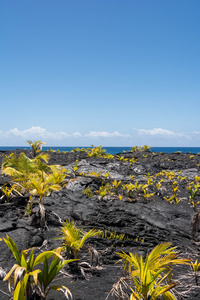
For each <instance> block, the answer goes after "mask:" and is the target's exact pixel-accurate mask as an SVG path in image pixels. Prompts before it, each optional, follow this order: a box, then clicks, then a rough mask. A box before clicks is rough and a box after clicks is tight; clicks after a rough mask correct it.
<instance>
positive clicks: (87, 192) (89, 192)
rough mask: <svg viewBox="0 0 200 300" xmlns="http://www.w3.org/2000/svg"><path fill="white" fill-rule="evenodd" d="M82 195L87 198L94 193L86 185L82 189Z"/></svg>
mask: <svg viewBox="0 0 200 300" xmlns="http://www.w3.org/2000/svg"><path fill="white" fill-rule="evenodd" d="M83 195H87V196H88V197H89V198H92V197H93V196H94V193H93V192H92V190H91V188H90V187H89V186H88V187H86V188H85V189H84V190H83Z"/></svg>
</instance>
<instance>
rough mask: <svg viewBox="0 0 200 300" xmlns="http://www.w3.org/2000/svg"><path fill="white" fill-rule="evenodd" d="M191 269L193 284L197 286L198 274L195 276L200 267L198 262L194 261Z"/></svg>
mask: <svg viewBox="0 0 200 300" xmlns="http://www.w3.org/2000/svg"><path fill="white" fill-rule="evenodd" d="M191 267H192V269H193V271H194V279H195V283H196V285H197V286H198V274H197V272H199V267H200V263H199V262H198V260H196V261H195V262H194V263H193V262H191Z"/></svg>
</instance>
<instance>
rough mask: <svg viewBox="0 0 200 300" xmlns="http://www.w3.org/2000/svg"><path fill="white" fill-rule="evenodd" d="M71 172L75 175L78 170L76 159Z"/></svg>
mask: <svg viewBox="0 0 200 300" xmlns="http://www.w3.org/2000/svg"><path fill="white" fill-rule="evenodd" d="M73 170H74V174H76V173H77V170H78V159H77V160H76V162H75V165H74V167H73Z"/></svg>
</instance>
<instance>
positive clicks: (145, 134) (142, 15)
mask: <svg viewBox="0 0 200 300" xmlns="http://www.w3.org/2000/svg"><path fill="white" fill-rule="evenodd" d="M0 100H1V102H0V103H1V106H0V108H1V114H0V146H7V145H13V146H15V145H18V146H24V145H26V143H25V142H26V140H27V139H31V140H42V141H45V142H46V143H47V145H48V146H54V145H55V146H81V145H83V146H90V145H91V144H94V145H103V146H135V145H144V144H148V145H150V146H200V1H199V0H192V1H191V0H163V1H161V0H142V1H141V0H125V1H124V0H70V1H69V0H57V1H56V0H28V1H27V0H17V1H16V0H9V1H8V0H1V1H0Z"/></svg>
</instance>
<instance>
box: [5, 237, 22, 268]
mask: <svg viewBox="0 0 200 300" xmlns="http://www.w3.org/2000/svg"><path fill="white" fill-rule="evenodd" d="M6 237H7V240H6V239H5V238H3V240H4V242H5V243H6V245H7V246H8V248H10V250H11V251H12V254H13V256H14V258H15V259H16V261H17V263H18V264H19V265H20V264H21V255H20V253H19V250H18V248H17V246H16V244H15V243H14V241H13V240H12V239H11V237H9V236H8V235H7V236H6Z"/></svg>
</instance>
